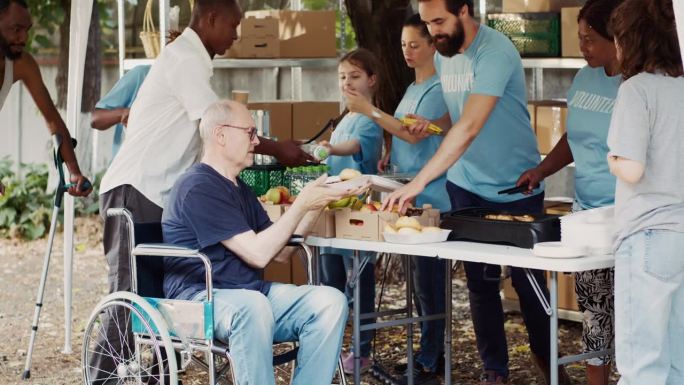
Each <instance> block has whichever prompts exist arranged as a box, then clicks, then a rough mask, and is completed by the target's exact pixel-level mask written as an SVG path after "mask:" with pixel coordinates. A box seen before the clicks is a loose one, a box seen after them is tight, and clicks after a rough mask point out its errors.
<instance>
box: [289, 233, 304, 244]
mask: <svg viewBox="0 0 684 385" xmlns="http://www.w3.org/2000/svg"><path fill="white" fill-rule="evenodd" d="M303 244H304V236H302V235H298V234H292V237H290V240H289V241H287V244H286V245H285V246H301V245H303Z"/></svg>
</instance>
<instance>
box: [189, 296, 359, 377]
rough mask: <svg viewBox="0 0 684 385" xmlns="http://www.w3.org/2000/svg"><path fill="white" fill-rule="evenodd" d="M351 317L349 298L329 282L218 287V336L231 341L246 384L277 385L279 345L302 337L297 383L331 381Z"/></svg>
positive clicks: (198, 297)
mask: <svg viewBox="0 0 684 385" xmlns="http://www.w3.org/2000/svg"><path fill="white" fill-rule="evenodd" d="M195 298H196V299H202V298H206V293H200V294H199V295H198V296H196V297H195ZM346 320H347V303H346V300H345V298H344V296H343V295H341V294H340V292H339V291H337V290H335V289H332V288H328V287H324V286H295V285H286V284H280V283H273V284H272V286H271V289H270V290H269V292H268V295H263V294H262V293H261V292H258V291H255V290H245V289H215V290H214V333H215V337H216V338H217V339H218V340H220V341H223V342H224V343H228V344H229V346H230V352H231V354H232V357H233V363H234V365H235V367H234V368H233V370H235V376H236V378H237V382H238V384H240V385H246V384H249V385H252V384H254V385H262V384H263V385H274V384H275V378H274V375H273V369H272V368H273V343H274V342H286V341H299V352H298V353H297V368H296V370H295V374H294V380H293V382H292V383H293V384H298V385H311V384H330V382H331V381H332V378H333V376H334V374H335V368H336V365H337V359H338V357H339V355H340V349H341V347H342V336H343V335H344V325H345V323H346Z"/></svg>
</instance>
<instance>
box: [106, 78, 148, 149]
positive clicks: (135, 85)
mask: <svg viewBox="0 0 684 385" xmlns="http://www.w3.org/2000/svg"><path fill="white" fill-rule="evenodd" d="M150 67H151V66H149V65H140V66H136V67H134V68H133V69H131V70H130V71H128V72H126V73H125V74H124V76H122V77H121V79H119V81H118V82H116V84H114V87H112V89H111V90H109V92H107V95H105V96H104V97H102V99H100V101H99V102H97V104H96V105H95V108H100V109H103V110H113V109H116V108H131V106H132V105H133V101H134V100H135V97H136V96H138V90H140V86H142V84H143V81H144V80H145V77H146V76H147V73H148V72H150ZM122 140H123V125H122V124H117V125H116V127H115V129H114V143H113V144H112V159H114V157H115V156H116V153H117V152H119V148H120V147H121V142H122Z"/></svg>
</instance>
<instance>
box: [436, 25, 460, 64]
mask: <svg viewBox="0 0 684 385" xmlns="http://www.w3.org/2000/svg"><path fill="white" fill-rule="evenodd" d="M440 39H442V40H440ZM432 40H433V42H434V43H435V48H436V49H437V52H439V54H440V55H442V56H446V57H453V56H455V55H458V53H459V52H458V51H460V50H461V47H463V42H464V41H465V31H464V30H463V24H462V23H461V21H460V20H458V19H457V20H456V31H454V33H452V34H450V35H447V34H439V35H435V36H433V37H432Z"/></svg>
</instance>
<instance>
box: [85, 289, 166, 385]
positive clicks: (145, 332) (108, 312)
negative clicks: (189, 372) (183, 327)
mask: <svg viewBox="0 0 684 385" xmlns="http://www.w3.org/2000/svg"><path fill="white" fill-rule="evenodd" d="M169 357H170V359H169ZM82 360H83V382H84V384H85V385H107V384H110V383H112V384H122V385H128V384H130V385H133V384H135V385H143V384H144V385H177V384H178V371H177V366H176V360H175V355H174V350H173V344H172V342H171V338H170V337H169V332H168V328H167V327H166V322H165V321H164V319H163V317H162V316H161V315H160V314H159V312H158V311H157V310H156V309H155V308H154V307H152V306H151V305H150V304H149V303H148V302H147V301H145V299H143V298H142V297H140V296H138V295H136V294H133V293H129V292H116V293H112V294H110V295H108V296H107V297H105V298H104V299H103V300H102V301H100V303H99V304H98V305H97V306H96V307H95V310H93V312H92V314H91V316H90V320H89V322H88V326H87V327H86V329H85V334H84V336H83V352H82Z"/></svg>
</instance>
